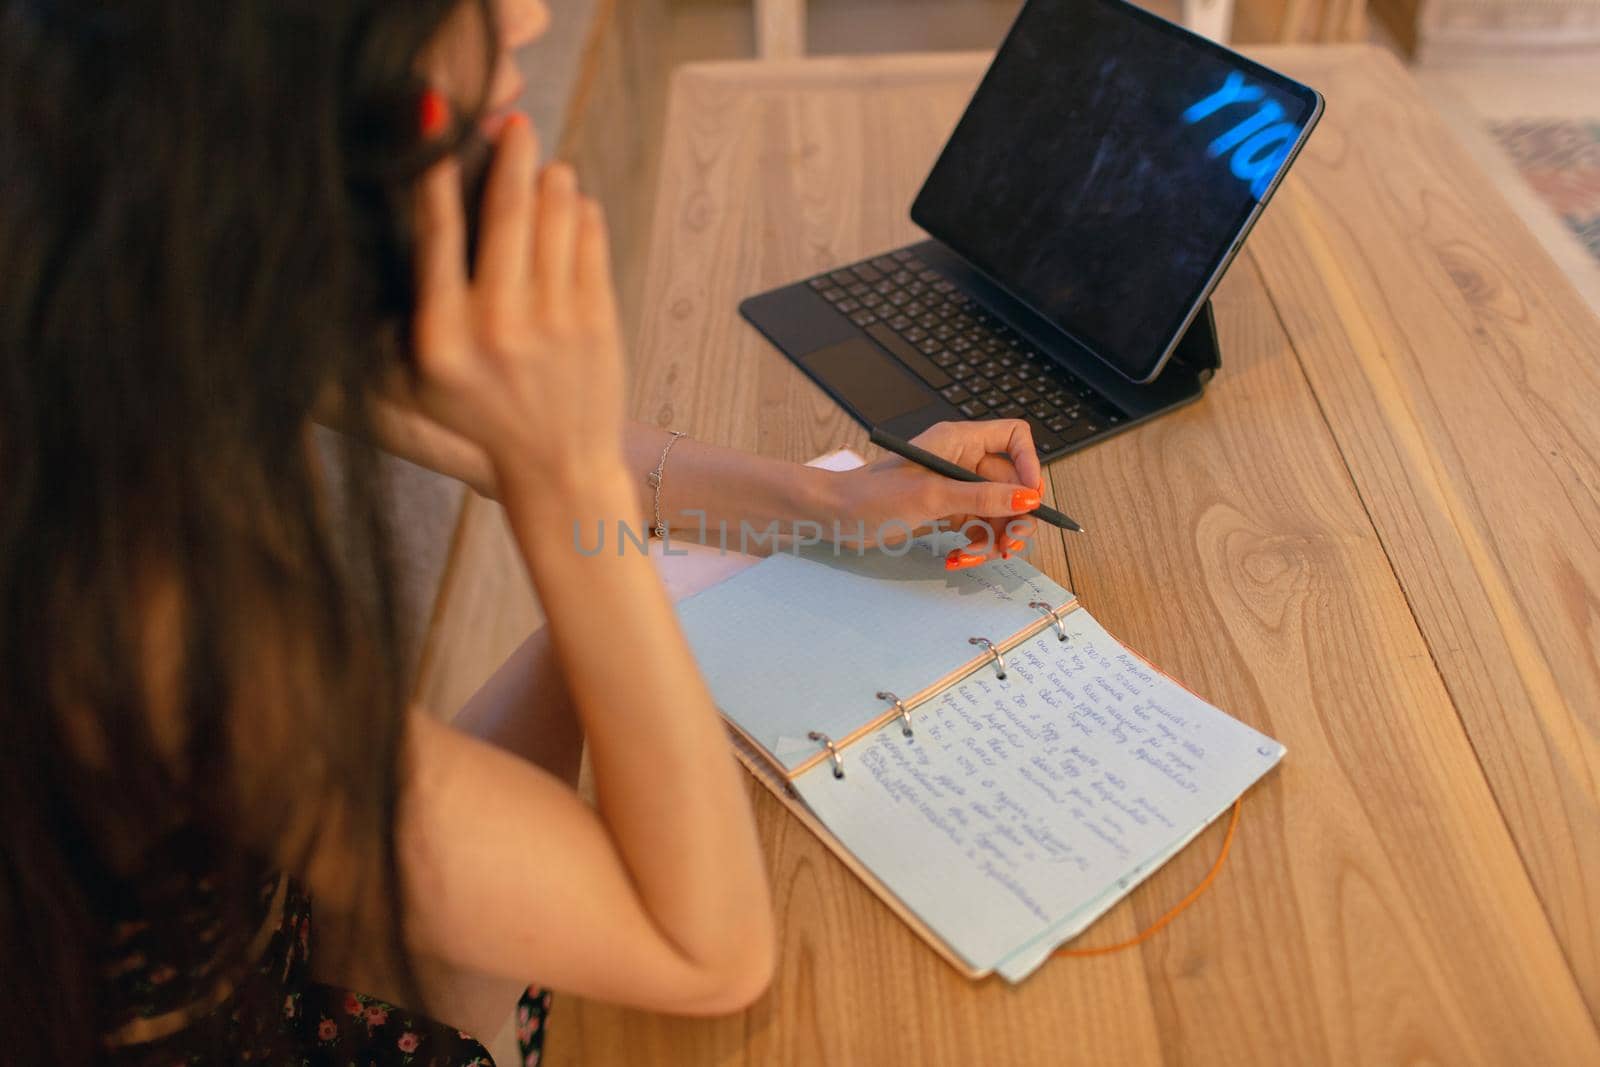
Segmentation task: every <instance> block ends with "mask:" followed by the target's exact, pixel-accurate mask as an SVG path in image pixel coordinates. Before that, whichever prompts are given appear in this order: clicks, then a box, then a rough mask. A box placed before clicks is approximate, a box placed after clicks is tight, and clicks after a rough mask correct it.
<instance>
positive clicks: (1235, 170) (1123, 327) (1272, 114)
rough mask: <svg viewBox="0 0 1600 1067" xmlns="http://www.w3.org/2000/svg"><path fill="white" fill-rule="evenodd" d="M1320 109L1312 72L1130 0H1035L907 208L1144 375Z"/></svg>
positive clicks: (1018, 293)
mask: <svg viewBox="0 0 1600 1067" xmlns="http://www.w3.org/2000/svg"><path fill="white" fill-rule="evenodd" d="M1319 114H1320V101H1319V98H1318V96H1317V94H1316V93H1315V92H1313V91H1312V90H1310V89H1308V88H1306V87H1305V86H1302V85H1300V84H1298V83H1297V82H1293V81H1290V80H1289V79H1287V78H1284V77H1282V76H1281V75H1278V74H1275V73H1273V72H1272V71H1269V70H1267V69H1266V68H1264V67H1261V66H1259V65H1257V64H1254V63H1251V62H1250V61H1248V60H1245V59H1243V58H1241V57H1239V56H1236V55H1234V54H1233V53H1231V52H1229V51H1227V50H1226V49H1223V48H1220V47H1218V46H1216V45H1213V44H1212V43H1211V42H1209V41H1206V40H1204V39H1201V38H1198V37H1195V36H1193V35H1191V34H1188V33H1186V32H1184V31H1182V30H1180V29H1178V28H1177V27H1174V26H1172V25H1171V24H1169V23H1166V22H1164V21H1162V20H1161V19H1158V18H1156V17H1154V16H1151V15H1148V14H1146V13H1145V12H1142V11H1140V10H1138V9H1136V8H1132V7H1129V6H1128V5H1126V4H1123V3H1121V2H1119V0H1030V2H1029V3H1027V4H1026V5H1025V6H1024V8H1023V9H1022V12H1021V13H1020V14H1019V15H1018V16H1017V21H1016V23H1015V24H1014V25H1013V26H1012V28H1011V32H1010V34H1009V35H1008V36H1007V38H1006V40H1005V43H1004V44H1002V45H1001V47H1000V51H999V52H998V53H997V54H996V56H995V60H994V63H993V65H992V66H991V67H990V68H989V72H988V74H986V75H985V77H984V79H983V83H982V84H981V85H980V86H979V88H978V91H977V93H976V94H975V95H974V96H973V98H972V102H971V104H969V105H968V108H967V111H966V114H965V115H964V116H962V119H961V122H960V123H959V125H958V126H957V127H956V130H955V133H954V134H953V135H952V136H951V138H950V141H949V143H948V144H947V145H946V146H945V149H944V152H943V154H941V155H940V157H939V160H938V162H937V163H935V164H934V168H933V171H932V173H931V174H930V175H929V176H928V180H927V182H926V183H925V184H924V185H923V187H922V191H921V192H920V193H919V194H918V196H917V200H916V203H915V205H914V206H913V207H912V210H911V215H912V218H913V219H914V220H915V221H916V222H917V224H918V225H920V226H922V227H923V229H925V230H927V231H928V232H929V233H930V234H932V235H933V236H934V237H936V238H938V239H939V240H940V241H942V242H943V243H945V244H946V245H948V246H949V247H950V248H951V249H953V250H954V251H955V252H957V253H958V254H960V255H961V256H962V257H963V258H964V259H966V260H967V261H968V262H970V263H971V264H972V265H973V266H975V267H977V268H978V269H979V270H981V271H982V272H983V273H984V274H986V275H988V276H989V277H990V278H991V279H992V280H994V281H995V282H997V283H998V284H1000V285H1001V286H1002V287H1003V288H1005V289H1006V290H1007V291H1008V292H1010V293H1011V295H1012V296H1014V297H1016V298H1017V299H1019V300H1021V301H1022V302H1023V303H1024V304H1027V305H1028V306H1029V307H1031V308H1032V309H1033V310H1034V311H1035V312H1037V313H1038V314H1039V315H1041V316H1043V317H1044V318H1045V319H1047V320H1049V321H1050V322H1051V323H1053V324H1054V325H1055V326H1056V327H1057V328H1058V329H1060V330H1062V331H1063V332H1065V333H1067V334H1069V335H1071V336H1072V337H1074V338H1075V339H1077V340H1078V341H1080V342H1081V343H1083V344H1084V345H1085V346H1086V347H1088V348H1089V349H1090V350H1091V351H1093V352H1094V353H1095V354H1096V355H1098V356H1099V357H1100V358H1101V359H1103V360H1105V361H1106V362H1107V363H1109V364H1111V365H1112V366H1113V367H1115V368H1116V369H1117V370H1118V371H1120V372H1121V373H1122V374H1124V375H1125V376H1127V377H1128V378H1131V379H1133V380H1135V381H1147V380H1149V379H1150V378H1151V377H1153V376H1154V375H1155V374H1156V373H1157V371H1158V370H1159V369H1160V367H1161V364H1162V362H1163V361H1164V360H1165V359H1166V356H1167V355H1168V354H1169V353H1170V351H1171V349H1172V348H1173V346H1174V345H1175V344H1176V342H1177V340H1178V334H1179V333H1180V331H1181V330H1182V328H1183V327H1184V326H1185V324H1186V323H1187V322H1188V321H1189V319H1190V317H1191V316H1192V314H1193V312H1194V310H1195V308H1196V306H1197V305H1198V304H1199V303H1200V302H1201V300H1203V299H1204V298H1205V296H1206V295H1208V294H1209V292H1210V289H1211V287H1212V285H1213V284H1214V280H1215V278H1216V276H1217V274H1218V272H1219V271H1220V269H1221V268H1222V266H1223V265H1224V264H1225V263H1226V261H1227V259H1228V258H1229V256H1230V255H1231V254H1232V252H1233V250H1234V248H1235V247H1236V244H1237V242H1238V241H1240V240H1242V239H1243V235H1244V233H1245V232H1246V231H1247V230H1248V228H1249V226H1250V224H1251V223H1252V222H1253V221H1254V218H1255V216H1256V214H1257V213H1258V212H1259V209H1260V206H1261V204H1262V202H1263V201H1264V198H1265V197H1266V196H1267V195H1269V194H1270V191H1271V190H1272V189H1273V187H1274V185H1275V182H1276V179H1277V177H1278V175H1279V174H1280V173H1281V172H1282V171H1283V170H1284V169H1285V168H1286V167H1287V166H1288V163H1289V162H1290V161H1291V160H1292V158H1293V155H1294V153H1295V152H1296V151H1298V149H1299V146H1300V143H1301V142H1302V141H1303V140H1304V137H1305V135H1306V133H1308V132H1309V129H1308V127H1309V125H1310V124H1314V122H1315V119H1316V118H1317V117H1318V115H1319Z"/></svg>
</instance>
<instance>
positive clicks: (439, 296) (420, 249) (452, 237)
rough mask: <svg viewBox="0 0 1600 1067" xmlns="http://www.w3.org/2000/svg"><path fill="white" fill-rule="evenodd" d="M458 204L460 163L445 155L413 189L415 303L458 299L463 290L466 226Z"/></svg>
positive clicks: (424, 306)
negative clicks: (415, 220)
mask: <svg viewBox="0 0 1600 1067" xmlns="http://www.w3.org/2000/svg"><path fill="white" fill-rule="evenodd" d="M464 216H465V211H464V209H463V207H462V204H461V164H460V163H459V162H457V161H456V159H455V157H454V156H446V157H445V158H444V159H441V160H440V161H439V162H437V163H435V164H434V165H433V166H432V167H431V168H429V170H428V172H427V173H426V174H424V175H423V176H422V180H421V181H420V182H419V183H418V189H417V306H418V308H419V311H425V310H426V309H427V308H428V306H429V305H430V303H432V304H438V303H439V302H440V301H444V300H451V299H455V300H459V299H460V297H461V296H462V295H463V294H465V293H466V291H467V264H466V258H467V252H466V249H467V227H466V219H465V217H464Z"/></svg>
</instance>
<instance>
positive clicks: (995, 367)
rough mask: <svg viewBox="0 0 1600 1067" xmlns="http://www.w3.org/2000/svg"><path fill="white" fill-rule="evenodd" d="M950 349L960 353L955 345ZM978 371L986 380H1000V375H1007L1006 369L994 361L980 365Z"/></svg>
mask: <svg viewBox="0 0 1600 1067" xmlns="http://www.w3.org/2000/svg"><path fill="white" fill-rule="evenodd" d="M950 348H951V349H952V350H954V351H960V350H959V349H957V348H956V346H955V345H953V344H952V345H951V346H950ZM978 369H979V370H980V371H982V372H983V376H984V377H985V378H998V377H1000V375H1002V374H1004V373H1005V368H1004V367H1002V366H1000V364H998V363H996V362H995V361H994V360H992V359H991V360H988V361H987V362H984V363H980V364H978Z"/></svg>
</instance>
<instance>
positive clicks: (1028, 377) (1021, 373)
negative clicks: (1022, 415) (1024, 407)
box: [1011, 367, 1039, 404]
mask: <svg viewBox="0 0 1600 1067" xmlns="http://www.w3.org/2000/svg"><path fill="white" fill-rule="evenodd" d="M1011 373H1012V374H1015V375H1016V376H1017V381H1019V382H1037V381H1038V380H1039V372H1038V371H1037V370H1035V369H1034V368H1032V367H1018V368H1017V369H1016V370H1014V371H1012V372H1011ZM1023 403H1024V404H1026V403H1027V401H1026V400H1024V401H1023Z"/></svg>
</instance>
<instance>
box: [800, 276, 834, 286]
mask: <svg viewBox="0 0 1600 1067" xmlns="http://www.w3.org/2000/svg"><path fill="white" fill-rule="evenodd" d="M806 284H807V285H809V286H811V288H813V289H826V288H827V287H828V286H830V285H832V284H833V283H832V282H830V281H828V279H827V278H812V279H811V280H810V281H809V282H806Z"/></svg>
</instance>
